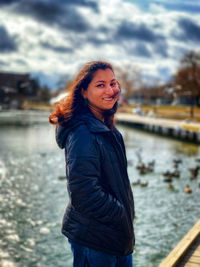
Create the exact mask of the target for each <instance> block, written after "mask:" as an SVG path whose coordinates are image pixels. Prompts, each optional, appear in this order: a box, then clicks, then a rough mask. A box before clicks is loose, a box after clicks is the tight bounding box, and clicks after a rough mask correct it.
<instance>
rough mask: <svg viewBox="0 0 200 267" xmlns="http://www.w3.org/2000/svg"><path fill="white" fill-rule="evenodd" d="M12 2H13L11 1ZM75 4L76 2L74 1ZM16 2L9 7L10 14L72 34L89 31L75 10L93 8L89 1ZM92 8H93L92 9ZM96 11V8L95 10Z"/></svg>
mask: <svg viewBox="0 0 200 267" xmlns="http://www.w3.org/2000/svg"><path fill="white" fill-rule="evenodd" d="M13 2H14V1H13ZM74 2H76V1H74ZM74 2H72V1H69V0H68V1H52V0H48V1H44V0H43V1H42V0H35V1H26V0H21V1H16V2H15V3H14V4H13V5H11V7H10V10H11V11H12V12H15V13H18V14H23V15H25V16H29V17H32V18H34V19H35V20H36V21H40V22H42V23H45V24H47V25H48V26H51V27H52V26H58V27H60V28H61V29H62V30H68V31H74V32H86V31H88V30H89V29H90V25H89V23H88V22H87V20H85V19H84V17H83V16H82V15H81V14H80V12H78V9H77V8H75V6H77V5H80V6H82V5H86V6H89V7H91V6H92V7H93V6H94V7H95V6H96V5H94V4H93V2H91V1H86V0H85V1H80V0H79V1H77V2H76V4H74ZM94 7H93V8H94ZM96 9H97V8H96Z"/></svg>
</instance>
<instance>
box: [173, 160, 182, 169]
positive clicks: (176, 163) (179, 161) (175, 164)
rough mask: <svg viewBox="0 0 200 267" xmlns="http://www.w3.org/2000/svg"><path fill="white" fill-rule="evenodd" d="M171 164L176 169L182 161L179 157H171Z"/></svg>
mask: <svg viewBox="0 0 200 267" xmlns="http://www.w3.org/2000/svg"><path fill="white" fill-rule="evenodd" d="M173 163H174V164H173V165H174V168H175V169H177V168H178V167H179V164H180V163H182V160H181V159H173Z"/></svg>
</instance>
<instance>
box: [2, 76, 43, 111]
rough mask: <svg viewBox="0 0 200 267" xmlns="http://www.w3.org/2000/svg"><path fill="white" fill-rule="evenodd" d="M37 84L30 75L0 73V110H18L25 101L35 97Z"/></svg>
mask: <svg viewBox="0 0 200 267" xmlns="http://www.w3.org/2000/svg"><path fill="white" fill-rule="evenodd" d="M38 88H39V86H38V83H37V82H36V81H35V80H34V79H31V78H30V74H28V73H25V74H19V73H9V72H0V105H1V107H2V108H20V105H21V103H22V102H23V101H24V100H25V99H32V98H34V97H35V96H36V95H37V92H38Z"/></svg>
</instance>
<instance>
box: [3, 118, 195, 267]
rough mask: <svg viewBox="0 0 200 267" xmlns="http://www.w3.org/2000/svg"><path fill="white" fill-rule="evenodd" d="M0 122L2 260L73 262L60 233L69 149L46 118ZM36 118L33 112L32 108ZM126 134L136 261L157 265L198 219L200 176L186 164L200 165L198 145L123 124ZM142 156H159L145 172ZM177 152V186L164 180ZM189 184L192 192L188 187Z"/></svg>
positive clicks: (138, 264) (10, 266) (141, 266)
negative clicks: (62, 146) (141, 166)
mask: <svg viewBox="0 0 200 267" xmlns="http://www.w3.org/2000/svg"><path fill="white" fill-rule="evenodd" d="M38 115H39V117H41V118H42V120H41V121H42V123H41V122H40V123H38V124H37V123H34V119H33V120H32V123H30V124H24V125H21V126H18V125H9V126H8V125H7V126H6V125H1V126H0V127H1V128H0V129H1V130H0V140H1V142H0V203H1V205H0V260H1V261H0V263H1V265H2V266H7V267H13V266H17V267H22V266H24V267H27V266H29V267H33V266H34V267H35V266H41V267H46V266H48V267H51V266H52V267H55V266H57V267H64V266H67V267H70V266H72V254H71V251H70V247H69V245H68V242H67V239H66V238H65V237H64V236H63V235H62V234H61V230H60V229H61V221H62V216H63V213H64V210H65V206H66V203H67V201H68V196H67V189H66V181H65V179H63V176H65V162H64V151H63V150H61V149H59V148H58V146H57V144H56V142H55V137H54V132H55V129H54V126H51V125H49V124H48V123H47V122H46V123H45V122H44V121H45V116H47V114H46V113H41V114H38ZM21 116H22V120H23V116H25V115H23V113H22V115H21ZM29 116H30V117H31V114H29ZM117 127H118V129H119V130H120V131H121V133H122V134H123V136H124V140H125V144H126V148H127V158H128V162H129V166H128V173H129V177H130V181H131V183H134V184H135V182H136V181H138V180H140V182H141V183H144V184H145V183H147V184H148V185H147V186H141V185H132V189H133V194H134V199H135V210H136V218H135V223H134V225H135V235H136V246H135V251H134V254H133V257H134V263H135V266H136V267H144V266H145V267H156V266H158V264H159V263H160V261H161V260H162V259H163V258H164V257H166V256H167V254H168V253H169V252H170V251H171V249H172V248H173V247H174V246H175V245H176V244H177V243H178V242H179V241H180V240H181V239H182V237H183V236H184V235H185V234H186V233H187V232H188V231H189V229H190V228H191V227H192V226H193V225H194V224H195V223H196V221H197V220H198V219H199V214H200V205H199V203H200V202H199V199H200V187H199V183H200V176H198V177H197V178H196V179H193V180H191V179H190V171H189V168H194V167H195V166H197V165H198V164H199V162H198V159H200V149H199V146H198V145H195V144H191V143H186V142H181V141H177V140H172V139H169V138H165V137H162V136H161V137H159V136H157V135H153V134H150V133H146V132H142V131H139V130H136V129H133V128H130V127H125V126H121V125H118V126H117ZM139 159H141V160H142V161H143V162H144V163H145V164H147V163H149V162H151V161H152V160H154V161H155V166H154V170H153V171H152V172H150V173H147V174H144V175H141V174H140V173H139V170H138V169H137V168H136V166H137V164H138V161H139ZM174 159H180V160H181V161H182V163H180V164H179V171H180V178H174V182H173V185H174V189H168V184H167V183H165V182H163V179H164V176H163V173H164V172H166V171H167V170H168V171H172V170H173V169H174V166H173V160H174ZM187 184H189V185H190V187H191V189H192V193H191V194H186V193H185V192H184V189H185V187H186V185H187Z"/></svg>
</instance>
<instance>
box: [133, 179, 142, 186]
mask: <svg viewBox="0 0 200 267" xmlns="http://www.w3.org/2000/svg"><path fill="white" fill-rule="evenodd" d="M140 183H141V182H140V180H137V181H136V182H132V183H131V185H133V186H134V185H140Z"/></svg>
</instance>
